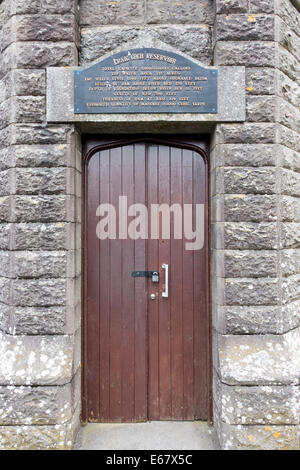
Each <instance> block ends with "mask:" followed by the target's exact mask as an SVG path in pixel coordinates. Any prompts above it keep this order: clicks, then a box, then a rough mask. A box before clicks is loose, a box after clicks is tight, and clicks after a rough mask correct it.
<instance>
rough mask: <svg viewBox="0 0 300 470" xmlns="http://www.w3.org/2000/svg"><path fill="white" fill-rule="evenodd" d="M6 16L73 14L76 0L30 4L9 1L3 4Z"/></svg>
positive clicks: (55, 0)
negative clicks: (43, 13)
mask: <svg viewBox="0 0 300 470" xmlns="http://www.w3.org/2000/svg"><path fill="white" fill-rule="evenodd" d="M5 7H6V10H7V14H8V15H15V14H17V15H21V14H23V13H40V12H47V13H70V12H73V13H75V11H76V9H75V7H77V1H76V0H31V2H30V4H28V3H27V2H24V0H10V1H9V2H6V4H5Z"/></svg>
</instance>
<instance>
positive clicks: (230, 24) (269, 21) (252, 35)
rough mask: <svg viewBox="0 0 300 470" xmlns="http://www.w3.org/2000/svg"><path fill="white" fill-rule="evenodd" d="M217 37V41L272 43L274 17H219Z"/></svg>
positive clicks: (216, 30)
mask: <svg viewBox="0 0 300 470" xmlns="http://www.w3.org/2000/svg"><path fill="white" fill-rule="evenodd" d="M215 36H216V40H217V41H235V40H236V41H272V40H273V39H274V16H273V15H255V16H253V15H252V16H251V15H218V16H217V20H216V29H215Z"/></svg>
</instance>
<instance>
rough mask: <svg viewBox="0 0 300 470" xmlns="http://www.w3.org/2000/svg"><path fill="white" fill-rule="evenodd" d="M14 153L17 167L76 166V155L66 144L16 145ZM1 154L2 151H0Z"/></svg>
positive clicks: (12, 156) (13, 156) (13, 148)
mask: <svg viewBox="0 0 300 470" xmlns="http://www.w3.org/2000/svg"><path fill="white" fill-rule="evenodd" d="M12 150H13V151H12V155H11V158H12V159H13V161H14V163H13V165H12V166H16V167H21V168H22V167H31V168H32V167H39V168H40V167H45V168H49V167H58V166H59V167H64V166H75V157H74V155H71V154H72V152H71V151H70V150H69V148H68V146H67V145H66V144H58V145H55V144H54V145H51V144H49V145H48V144H46V145H15V146H14V147H12ZM0 155H1V153H0Z"/></svg>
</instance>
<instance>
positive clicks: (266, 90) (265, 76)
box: [246, 67, 276, 95]
mask: <svg viewBox="0 0 300 470" xmlns="http://www.w3.org/2000/svg"><path fill="white" fill-rule="evenodd" d="M246 86H247V88H246V89H247V92H248V94H250V95H275V94H276V73H274V70H273V69H272V68H262V67H254V68H252V67H251V68H247V69H246Z"/></svg>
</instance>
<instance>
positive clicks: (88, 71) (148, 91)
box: [74, 48, 218, 114]
mask: <svg viewBox="0 0 300 470" xmlns="http://www.w3.org/2000/svg"><path fill="white" fill-rule="evenodd" d="M217 112H218V70H217V69H216V68H212V67H203V66H201V65H199V64H197V63H195V62H194V61H192V60H190V59H188V58H186V57H184V56H183V55H180V54H177V53H175V52H172V51H165V50H162V49H154V48H141V49H129V50H126V51H124V52H118V53H117V54H113V55H111V56H109V57H107V58H106V59H103V60H101V61H100V62H98V63H96V64H94V65H92V66H91V67H88V68H85V69H83V70H75V72H74V113H75V114H110V113H112V114H118V113H119V114H127V113H133V114H137V113H155V114H158V113H172V114H174V113H210V114H216V113H217Z"/></svg>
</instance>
